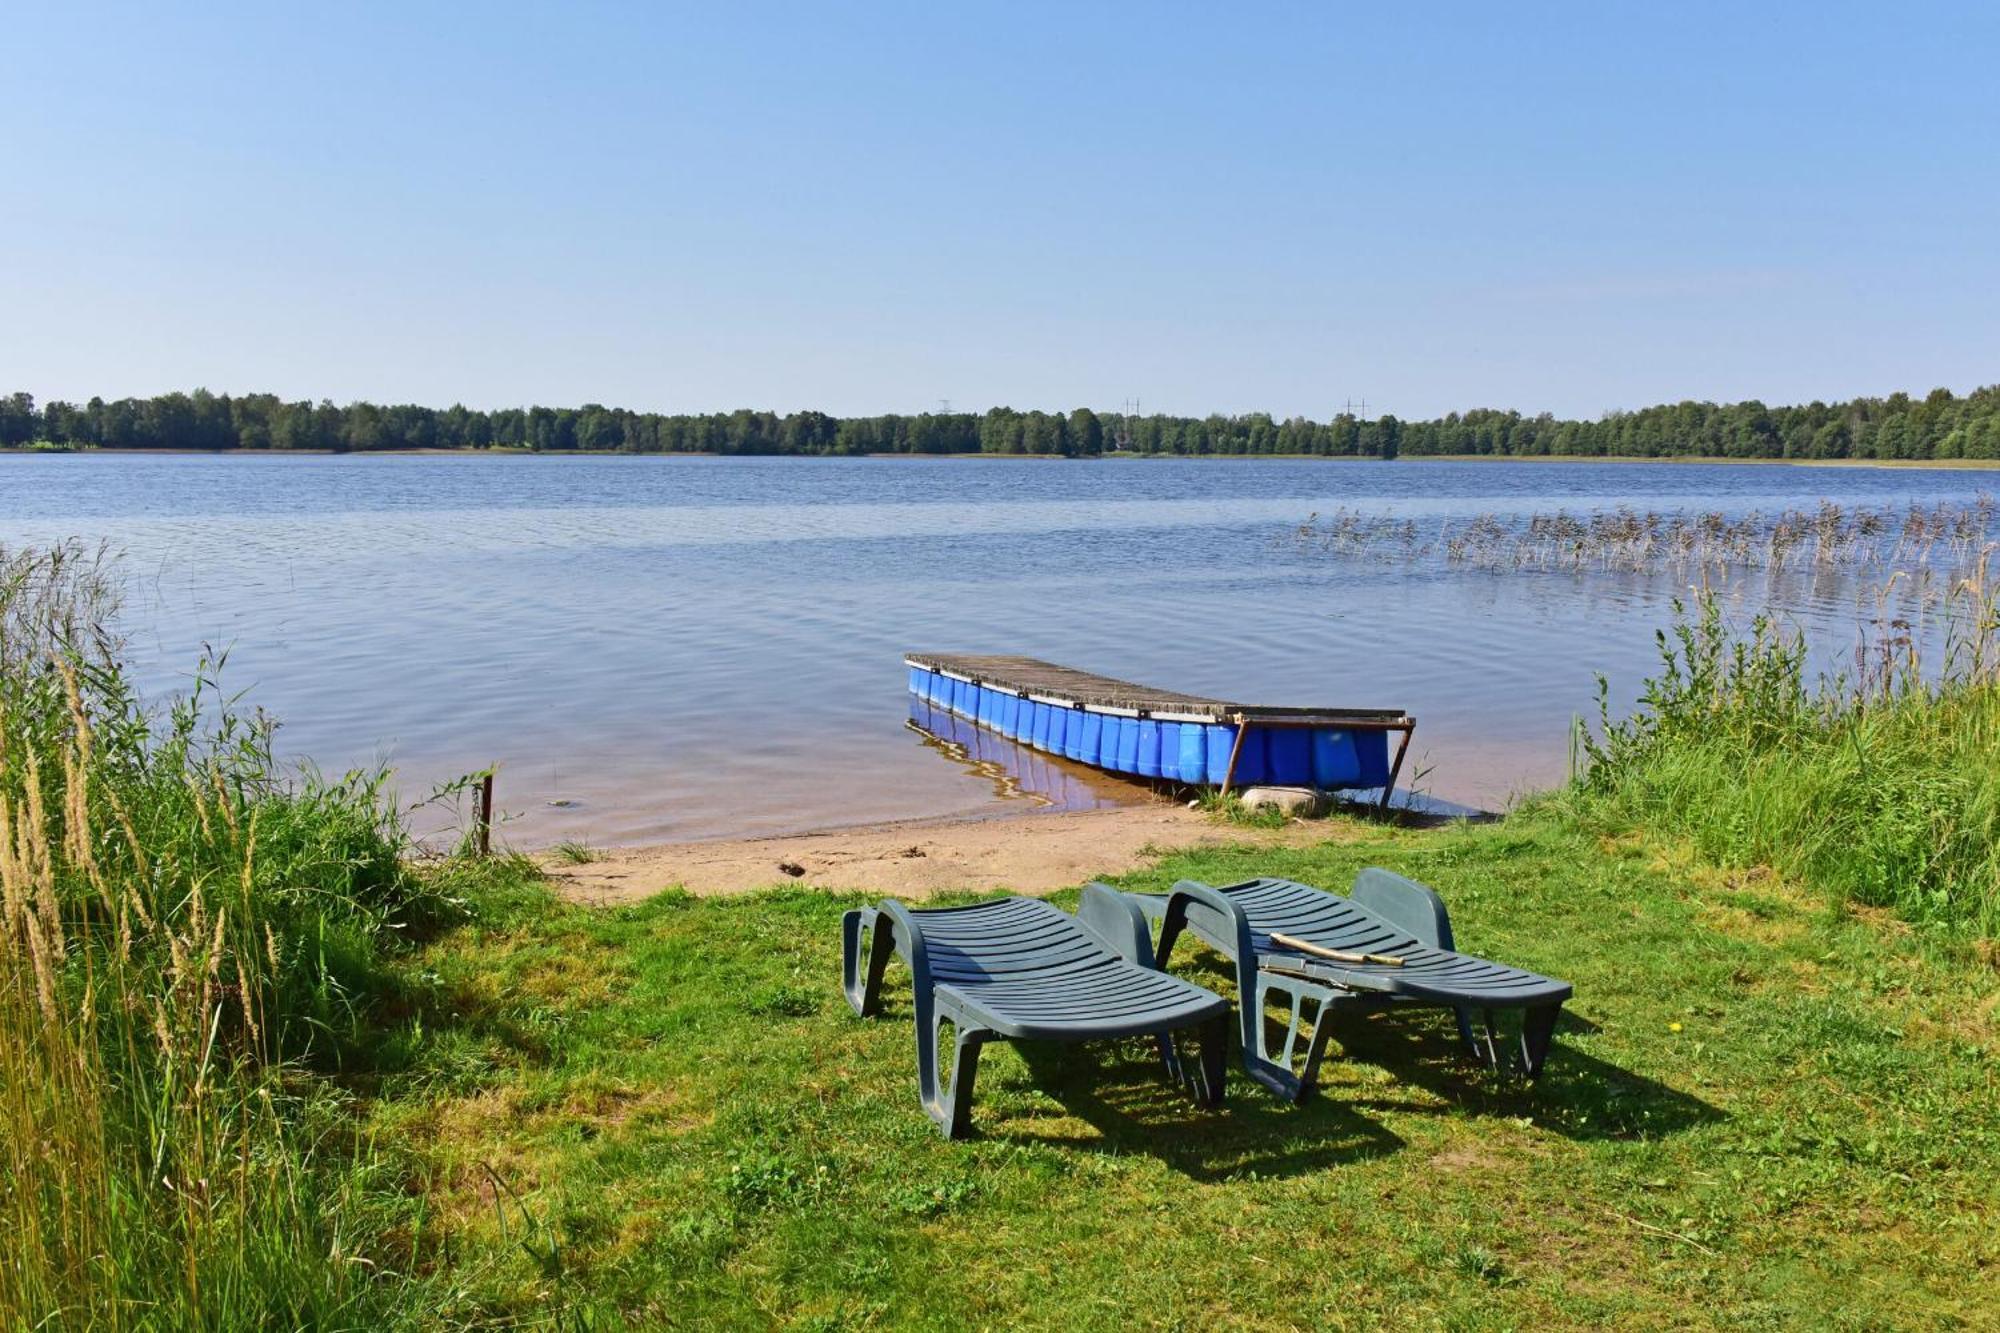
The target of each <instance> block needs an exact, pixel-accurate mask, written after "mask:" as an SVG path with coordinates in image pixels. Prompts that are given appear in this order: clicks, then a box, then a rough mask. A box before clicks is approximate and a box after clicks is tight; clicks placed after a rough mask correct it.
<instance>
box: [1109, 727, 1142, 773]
mask: <svg viewBox="0 0 2000 1333" xmlns="http://www.w3.org/2000/svg"><path fill="white" fill-rule="evenodd" d="M1112 767H1113V768H1115V769H1117V770H1118V771H1119V772H1120V773H1137V772H1138V771H1139V719H1138V718H1136V717H1121V718H1119V719H1118V762H1117V763H1116V764H1114V765H1112Z"/></svg>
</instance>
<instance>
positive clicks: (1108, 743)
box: [1090, 713, 1118, 772]
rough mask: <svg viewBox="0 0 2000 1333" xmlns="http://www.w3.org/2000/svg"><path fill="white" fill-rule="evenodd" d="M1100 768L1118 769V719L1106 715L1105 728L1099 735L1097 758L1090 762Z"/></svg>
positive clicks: (1114, 770)
mask: <svg viewBox="0 0 2000 1333" xmlns="http://www.w3.org/2000/svg"><path fill="white" fill-rule="evenodd" d="M1090 762H1091V763H1093V764H1096V765H1097V766H1098V767H1099V768H1108V769H1110V770H1112V771H1113V772H1116V771H1117V769H1118V719H1117V718H1116V717H1114V716H1112V715H1111V714H1109V713H1106V714H1104V726H1103V727H1102V729H1100V730H1099V732H1098V733H1097V756H1096V757H1095V758H1094V759H1092V760H1091V761H1090Z"/></svg>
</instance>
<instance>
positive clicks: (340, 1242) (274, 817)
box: [0, 546, 448, 1328]
mask: <svg viewBox="0 0 2000 1333" xmlns="http://www.w3.org/2000/svg"><path fill="white" fill-rule="evenodd" d="M115 587H116V585H115V581H114V580H113V579H112V578H111V577H110V575H109V574H108V572H107V568H106V565H105V562H104V560H103V559H102V557H101V555H99V554H98V553H95V552H91V551H88V550H86V549H83V548H79V547H75V546H58V547H56V548H53V549H49V550H41V551H20V552H13V553H0V1235H4V1236H5V1237H6V1240H5V1243H4V1246H0V1249H4V1253H0V1323H4V1324H5V1326H7V1327H21V1328H29V1327H49V1328H53V1327H63V1328H85V1327H91V1328H95V1327H104V1328H124V1327H144V1328H214V1327H304V1326H309V1325H314V1326H329V1325H343V1326H344V1325H347V1324H351V1323H356V1322H363V1321H365V1319H366V1318H367V1313H368V1309H369V1308H370V1305H371V1302H373V1300H374V1299H375V1297H376V1295H377V1294H378V1291H377V1285H376V1280H375V1277H374V1275H373V1272H372V1269H371V1264H370V1261H369V1260H368V1259H367V1257H366V1256H365V1255H364V1254H363V1253H361V1252H360V1250H359V1249H358V1248H357V1247H358V1246H359V1244H360V1242H361V1239H362V1236H361V1233H362V1232H363V1231H364V1228H363V1226H362V1225H361V1222H360V1220H359V1219H360V1216H361V1214H360V1211H359V1206H358V1200H359V1197H360V1195H361V1193H363V1190H362V1188H361V1187H362V1184H363V1181H364V1178H365V1176H366V1173H367V1172H368V1171H369V1169H370V1166H369V1163H368V1162H367V1161H366V1154H365V1153H364V1154H356V1153H353V1152H350V1151H346V1150H344V1149H343V1150H342V1151H339V1152H335V1153H331V1154H328V1153H322V1152H321V1151H319V1148H320V1146H321V1141H322V1140H323V1139H325V1138H327V1137H328V1136H335V1137H337V1136H339V1135H340V1134H341V1133H342V1132H343V1130H342V1125H343V1123H344V1122H343V1121H342V1118H341V1116H340V1114H339V1108H338V1097H337V1094H335V1093H334V1091H333V1090H332V1088H331V1086H330V1085H329V1084H328V1083H327V1082H325V1081H324V1080H321V1079H319V1078H317V1077H315V1071H319V1070H325V1069H330V1068H333V1067H336V1066H338V1065H339V1064H340V1062H341V1061H342V1060H343V1059H344V1058H346V1057H347V1056H348V1055H349V1054H350V1053H351V1052H352V1051H353V1050H354V1049H355V1048H356V1047H357V1045H358V1044H359V1043H360V1042H362V1041H363V1040H365V1038H366V1035H367V1033H368V1031H369V1027H370V1022H371V1018H372V1016H373V1014H374V1012H375V1010H376V1009H377V1008H378V1007H379V1006H380V1005H381V1004H383V1003H384V1002H385V998H386V996H387V994H388V992H389V990H390V989H391V987H390V979H389V976H388V973H387V972H386V970H385V968H384V961H383V960H384V958H385V955H386V953H387V951H388V950H389V949H390V948H391V947H392V945H393V937H394V936H395V935H397V934H398V933H399V932H403V931H407V930H408V929H409V928H410V927H411V926H412V925H413V924H414V923H418V922H421V921H423V920H424V919H426V918H427V917H435V916H437V915H438V914H439V913H441V912H443V911H445V910H447V909H448V904H446V903H444V902H442V901H438V900H435V899H434V896H433V895H434V890H433V889H432V888H431V887H430V886H429V885H428V884H427V883H426V882H425V881H424V880H421V879H419V878H418V877H416V876H414V875H413V874H412V873H411V872H409V871H408V870H407V869H406V868H405V865H404V863H403V860H402V852H403V850H404V843H403V840H402V836H401V833H400V830H399V829H398V827H397V826H396V822H395V820H394V818H393V816H392V815H391V814H390V813H388V812H387V807H386V806H385V804H384V802H383V800H382V799H381V797H382V793H381V791H380V778H379V776H368V775H356V776H351V777H348V778H344V779H340V780H337V781H328V780H321V779H318V778H314V777H311V776H303V777H287V776H285V775H282V774H281V773H280V772H279V770H278V767H277V766H276V765H275V764H274V763H273V760H272V755H271V750H270V745H269V730H268V728H266V727H264V726H261V725H259V724H258V723H257V722H255V721H254V720H252V721H243V720H240V719H238V718H236V717H234V716H232V715H231V714H230V713H229V711H228V710H227V709H226V708H221V707H218V706H217V702H216V700H215V697H214V694H215V691H214V686H213V681H212V678H211V677H210V676H209V675H208V674H207V673H204V674H203V675H202V676H201V677H200V678H199V679H198V681H197V683H196V686H195V688H194V689H193V690H192V691H191V692H190V693H189V694H188V695H187V696H186V697H184V698H183V699H182V700H181V701H180V702H179V703H177V704H175V705H174V706H173V707H172V708H171V709H170V710H169V711H168V712H166V713H165V714H164V715H160V716H153V715H149V714H148V713H147V712H146V711H144V710H143V709H142V708H141V706H140V705H139V703H138V701H137V700H136V699H135V698H134V697H133V694H132V691H131V690H130V688H129V686H128V685H127V683H126V680H125V677H124V675H123V673H122V671H121V669H120V667H119V664H118V661H117V657H116V652H115V643H114V642H113V640H112V638H111V637H110V635H109V633H108V632H107V631H106V629H105V624H106V617H107V615H108V613H109V610H110V603H111V600H112V598H113V596H114V595H115Z"/></svg>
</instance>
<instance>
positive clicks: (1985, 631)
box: [1555, 564, 2000, 939]
mask: <svg viewBox="0 0 2000 1333" xmlns="http://www.w3.org/2000/svg"><path fill="white" fill-rule="evenodd" d="M1939 614H1940V615H1941V616H1942V619H1943V621H1944V627H1943V629H1942V631H1941V632H1937V633H1935V634H1932V635H1929V636H1926V635H1925V634H1923V633H1921V632H1919V631H1918V630H1916V629H1914V628H1913V627H1912V626H1911V625H1910V623H1909V622H1907V621H1892V622H1891V623H1890V624H1888V625H1887V626H1886V627H1884V628H1885V632H1884V635H1883V637H1881V638H1879V639H1877V640H1876V641H1875V642H1874V643H1873V644H1872V645H1869V646H1868V647H1866V648H1865V649H1864V650H1863V658H1862V662H1861V664H1860V666H1859V668H1858V670H1857V672H1856V674H1855V675H1854V676H1853V677H1847V678H1840V679H1833V680H1817V681H1816V680H1814V679H1813V678H1811V677H1810V676H1809V675H1808V672H1807V667H1806V662H1807V645H1806V642H1805V640H1804V638H1803V637H1802V636H1801V635H1799V634H1798V633H1796V632H1787V631H1785V630H1783V629H1782V628H1781V627H1779V626H1778V625H1776V624H1775V623H1774V622H1772V621H1771V620H1769V619H1759V620H1758V621H1757V622H1756V623H1755V624H1754V625H1753V626H1752V627H1751V629H1750V631H1749V632H1748V633H1747V634H1741V635H1739V634H1735V633H1732V632H1731V631H1730V630H1729V629H1728V628H1727V627H1726V626H1725V625H1724V623H1723V620H1722V616H1721V613H1720V611H1719V610H1718V609H1717V607H1716V605H1715V603H1714V602H1713V601H1709V602H1706V603H1704V604H1703V605H1702V606H1701V607H1700V608H1699V609H1698V610H1697V611H1696V612H1694V613H1693V614H1691V615H1687V614H1684V615H1683V616H1682V617H1681V619H1680V620H1679V621H1678V623H1677V624H1676V625H1675V627H1674V629H1673V630H1672V632H1671V633H1663V634H1662V635H1661V636H1660V645H1661V653H1662V659H1663V665H1662V669H1661V672H1660V674H1659V675H1658V676H1656V677H1654V678H1653V679H1652V680H1650V681H1648V682H1647V684H1646V688H1645V691H1644V694H1643V696H1642V698H1641V702H1640V706H1639V708H1638V710H1637V711H1636V712H1635V713H1634V714H1633V715H1632V716H1631V717H1629V718H1626V719H1623V720H1614V719H1613V718H1612V717H1611V716H1610V715H1609V713H1608V712H1606V713H1605V714H1604V715H1603V717H1602V721H1601V728H1600V731H1599V732H1598V734H1597V735H1595V736H1591V735H1585V736H1583V738H1582V744H1583V746H1584V749H1585V759H1586V764H1585V767H1584V770H1583V772H1582V773H1581V775H1580V776H1579V778H1578V780H1577V781H1576V782H1575V783H1574V784H1573V785H1572V787H1571V788H1570V789H1569V790H1568V791H1567V792H1565V793H1562V794H1561V795H1560V796H1558V797H1557V798H1555V804H1557V805H1559V806H1560V807H1562V808H1563V809H1565V810H1566V811H1568V812H1570V813H1571V814H1572V815H1574V816H1576V817H1579V818H1581V819H1582V820H1584V821H1585V822H1587V823H1591V824H1595V825H1611V826H1615V827H1619V828H1643V829H1646V830H1647V831H1649V832H1651V833H1654V834H1656V835H1664V836H1678V837H1682V838H1685V839H1687V840H1688V841H1689V842H1690V843H1691V844H1692V846H1693V847H1694V849H1695V850H1696V851H1697V852H1698V853H1699V854H1700V855H1702V856H1703V857H1704V858H1705V859H1707V860H1709V861H1711V862H1713V863H1715V864H1718V865H1723V866H1733V867H1751V866H1768V867H1771V868H1773V869H1775V870H1778V871H1780V872H1781V873H1783V874H1785V875H1788V876H1791V877H1793V878H1795V879H1797V880H1799V881H1801V882H1803V883H1805V884H1809V885H1811V886H1813V887H1814V888H1815V889H1817V890H1818V891H1820V892H1822V893H1824V894H1825V895H1827V896H1828V898H1829V899H1830V900H1832V901H1834V902H1853V903H1859V904H1863V905H1867V906H1872V907H1886V908H1889V909H1892V910H1894V911H1895V912H1897V913H1898V914H1899V915H1900V916H1901V917H1902V918H1903V919H1904V920H1906V921H1910V922H1913V923H1916V924H1921V925H1934V926H1942V927H1945V928H1948V929H1950V930H1953V931H1956V932H1960V933H1969V934H1971V935H1974V936H1981V937H1985V938H1987V939H1992V938H1994V937H1996V936H2000V602H1996V599H1995V594H1994V590H1993V589H1992V587H1991V585H1990V583H1989V581H1988V579H1987V577H1986V571H1985V567H1984V565H1983V564H1982V565H1981V566H1980V567H1979V568H1977V569H1976V570H1974V571H1973V572H1971V573H1970V574H1967V575H1965V576H1964V577H1962V578H1960V579H1959V580H1958V581H1956V582H1955V583H1954V584H1953V585H1952V586H1951V588H1950V589H1949V591H1948V593H1947V595H1946V601H1945V604H1944V606H1943V607H1942V609H1941V611H1940V612H1939ZM1927 639H1928V640H1929V648H1928V651H1929V653H1930V655H1931V656H1932V657H1933V658H1934V659H1937V660H1935V661H1933V662H1932V663H1929V664H1927V663H1926V662H1925V660H1924V658H1925V654H1926V640H1927Z"/></svg>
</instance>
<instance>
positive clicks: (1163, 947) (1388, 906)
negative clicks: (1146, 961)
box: [1127, 867, 1572, 1101]
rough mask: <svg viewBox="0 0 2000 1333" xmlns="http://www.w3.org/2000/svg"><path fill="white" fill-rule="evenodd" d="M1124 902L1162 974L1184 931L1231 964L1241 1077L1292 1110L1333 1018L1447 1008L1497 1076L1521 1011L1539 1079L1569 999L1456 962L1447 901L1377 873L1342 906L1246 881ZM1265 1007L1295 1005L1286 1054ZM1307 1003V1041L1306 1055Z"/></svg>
mask: <svg viewBox="0 0 2000 1333" xmlns="http://www.w3.org/2000/svg"><path fill="white" fill-rule="evenodd" d="M1127 896H1128V897H1130V898H1132V899H1133V900H1134V902H1135V903H1136V904H1137V905H1138V906H1139V909H1140V910H1141V911H1142V912H1143V913H1145V914H1146V916H1147V917H1148V919H1149V920H1154V921H1158V922H1159V923H1160V938H1159V943H1158V946H1157V948H1156V950H1155V956H1156V960H1157V962H1158V965H1159V966H1161V967H1165V966H1166V963H1167V960H1168V958H1169V957H1170V956H1171V955H1172V952H1173V947H1174V943H1175V941H1176V940H1177V939H1178V937H1179V935H1180V933H1181V931H1182V930H1183V929H1186V930H1190V931H1192V932H1193V933H1194V934H1195V935H1196V937H1197V938H1199V939H1201V940H1202V941H1203V942H1204V943H1206V944H1208V945H1209V946H1210V947H1211V948H1213V949H1215V950H1216V951H1217V952H1219V953H1221V954H1223V955H1224V956H1225V957H1227V958H1229V959H1230V960H1231V961H1233V962H1234V963H1235V964H1236V967H1237V984H1238V989H1239V997H1238V1005H1239V1013H1240V1017H1241V1022H1242V1029H1243V1031H1242V1038H1243V1061H1244V1067H1245V1069H1246V1070H1247V1071H1248V1072H1249V1073H1250V1075H1251V1076H1252V1077H1253V1078H1255V1079H1256V1080H1257V1081H1258V1082H1259V1083H1262V1084H1263V1085H1264V1086H1265V1087H1267V1088H1269V1089H1271V1090H1272V1091H1273V1092H1276V1093H1278V1094H1279V1095H1280V1096H1284V1097H1287V1098H1290V1099H1291V1100H1294V1101H1296V1100H1298V1099H1300V1098H1302V1097H1305V1096H1307V1095H1308V1094H1310V1093H1311V1091H1312V1089H1313V1087H1314V1086H1315V1084H1316V1082H1317V1077H1318V1072H1319V1066H1320V1062H1321V1060H1322V1059H1323V1058H1324V1056H1325V1053H1326V1047H1327V1042H1328V1040H1329V1038H1330V1037H1331V1035H1332V1030H1333V1025H1332V1024H1331V1023H1329V1022H1327V1021H1326V1020H1327V1019H1328V1018H1329V1017H1330V1015H1331V1014H1332V1013H1333V1012H1336V1011H1338V1010H1343V1009H1386V1008H1394V1007H1397V1006H1406V1005H1424V1006H1432V1007H1443V1008H1447V1009H1450V1010H1452V1011H1453V1013H1454V1014H1455V1016H1456V1018H1457V1021H1458V1028H1459V1033H1460V1035H1461V1037H1462V1038H1463V1039H1464V1041H1465V1043H1466V1045H1467V1046H1468V1047H1469V1048H1470V1050H1471V1052H1472V1054H1473V1055H1474V1056H1475V1057H1476V1058H1478V1059H1480V1060H1482V1061H1483V1062H1485V1063H1487V1064H1489V1065H1492V1066H1494V1067H1496V1068H1498V1067H1502V1066H1503V1065H1504V1064H1505V1063H1506V1062H1505V1061H1503V1059H1502V1056H1501V1043H1500V1039H1499V1036H1498V1025H1497V1022H1496V1018H1495V1015H1496V1014H1497V1013H1502V1012H1517V1013H1518V1014H1519V1015H1520V1023H1519V1031H1518V1034H1517V1040H1518V1047H1517V1059H1516V1061H1515V1065H1516V1067H1517V1068H1518V1069H1519V1070H1520V1072H1522V1073H1524V1074H1526V1075H1527V1076H1528V1077H1530V1078H1532V1077H1534V1076H1535V1075H1537V1074H1539V1073H1540V1072H1541V1068H1542V1064H1543V1061H1544V1060H1545V1059H1546V1058H1547V1055H1548V1048H1549V1043H1550V1040H1551V1039H1552V1037H1553V1035H1554V1031H1555V1023H1556V1017H1557V1015H1558V1014H1559V1013H1560V1011H1561V1009H1562V1006H1563V1003H1564V1002H1565V1001H1567V1000H1568V999H1569V998H1570V995H1571V993H1572V988H1571V986H1570V984H1569V983H1568V982H1566V981H1557V980H1555V979H1554V978H1552V977H1545V976H1542V975H1540V974H1538V973H1535V972H1529V971H1526V970H1524V969H1522V968H1518V967H1510V966H1508V965H1506V964H1504V963H1495V962H1490V961H1488V960H1487V959H1484V958H1476V957H1474V956H1472V955H1471V954H1464V953H1459V952H1458V951H1457V950H1456V949H1455V948H1453V938H1452V931H1451V918H1450V915H1449V914H1448V913H1447V912H1446V910H1445V905H1444V900H1443V899H1441V898H1439V897H1438V895H1437V894H1436V893H1435V892H1433V891H1432V890H1431V889H1430V888H1428V887H1426V886H1425V885H1422V884H1418V883H1417V882H1415V881H1414V880H1409V879H1405V878H1403V877H1402V876H1401V875H1397V874H1394V873H1392V872H1390V871H1387V870H1382V869H1378V868H1372V867H1371V868H1370V869H1367V870H1363V871H1362V872H1361V873H1360V874H1359V875H1358V876H1356V877H1355V882H1354V888H1353V891H1352V894H1351V896H1349V897H1345V898H1343V897H1341V896H1339V895H1337V894H1332V893H1328V892H1326V891H1325V890H1323V889H1315V888H1312V887H1311V886H1309V885H1305V884H1298V883H1294V882H1292V881H1291V880H1284V879H1253V880H1245V881H1244V882H1242V883H1240V884H1230V885H1225V886H1223V887H1221V888H1213V887H1211V886H1209V885H1206V884H1201V883H1197V882H1195V881H1193V880H1183V881H1181V882H1180V883H1179V884H1176V885H1175V886H1174V889H1173V891H1172V892H1171V893H1167V894H1130V895H1127ZM1273 935H1286V936H1290V937H1292V938H1294V939H1299V940H1303V941H1305V942H1307V943H1308V944H1313V945H1317V946H1319V947H1321V948H1325V949H1334V950H1338V951H1341V952H1344V953H1351V954H1373V955H1377V956H1380V957H1389V958H1395V959H1400V960H1401V961H1400V963H1384V962H1352V961H1338V960H1333V959H1327V958H1321V957H1317V956H1314V955H1313V954H1311V953H1309V952H1305V951H1300V950H1295V949H1291V948H1287V947H1286V946H1284V945H1282V944H1279V943H1278V942H1277V941H1275V940H1274V939H1273V938H1272V936H1273ZM1267 1004H1273V1005H1276V1006H1277V1007H1278V1008H1280V1009H1283V1008H1284V1007H1285V1006H1286V1005H1289V1006H1290V1014H1291V1017H1290V1024H1289V1026H1288V1028H1287V1030H1286V1033H1285V1040H1284V1044H1283V1046H1282V1047H1278V1048H1276V1049H1274V1048H1273V1046H1272V1044H1271V1043H1270V1041H1269V1040H1267V1032H1266V1024H1265V1022H1264V1016H1263V1015H1264V1009H1265V1006H1266V1005H1267ZM1308 1005H1310V1006H1312V1010H1313V1012H1312V1013H1311V1015H1310V1023H1309V1026H1310V1028H1311V1034H1312V1035H1311V1037H1310V1039H1309V1041H1307V1042H1306V1043H1305V1046H1304V1049H1303V1054H1302V1055H1299V1048H1300V1038H1301V1035H1302V1032H1303V1030H1304V1028H1305V1027H1306V1026H1308V1023H1307V1014H1306V1012H1305V1009H1306V1006H1308ZM1475 1018H1477V1019H1478V1020H1480V1024H1479V1025H1478V1026H1476V1025H1475V1021H1474V1020H1475ZM1480 1026H1483V1031H1481V1030H1479V1028H1480ZM1295 1055H1298V1056H1299V1058H1298V1060H1297V1063H1296V1064H1295Z"/></svg>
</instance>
